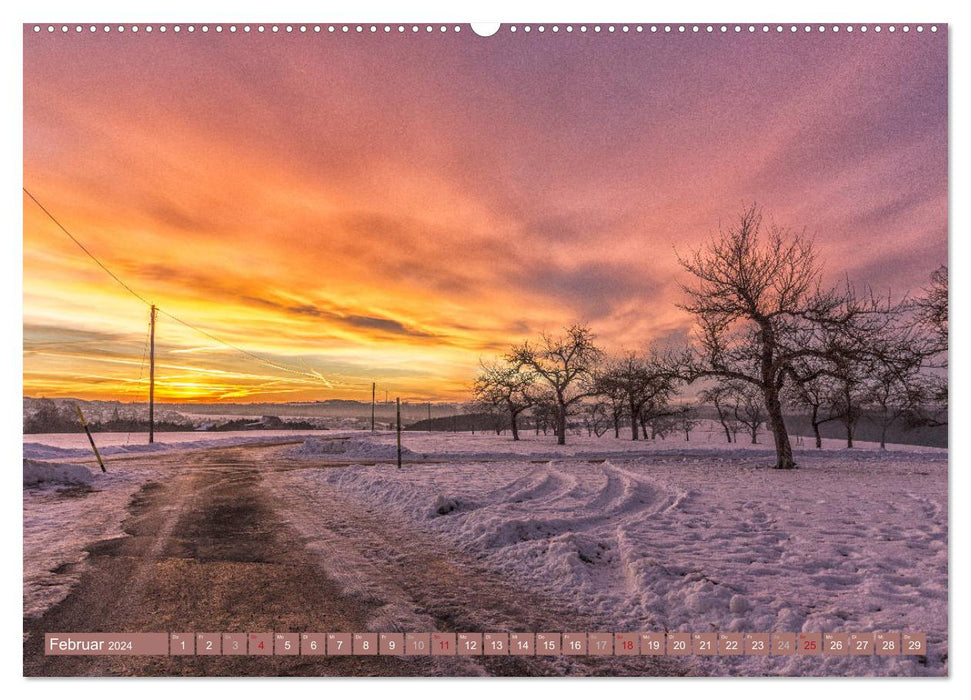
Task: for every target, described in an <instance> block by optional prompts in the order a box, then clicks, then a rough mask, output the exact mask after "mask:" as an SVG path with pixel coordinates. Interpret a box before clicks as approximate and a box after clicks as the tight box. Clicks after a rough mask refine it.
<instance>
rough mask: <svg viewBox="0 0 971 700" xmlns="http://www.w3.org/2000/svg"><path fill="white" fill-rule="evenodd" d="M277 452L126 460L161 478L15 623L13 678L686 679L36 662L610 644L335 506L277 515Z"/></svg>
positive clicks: (418, 541)
mask: <svg viewBox="0 0 971 700" xmlns="http://www.w3.org/2000/svg"><path fill="white" fill-rule="evenodd" d="M285 449H286V448H285V447H284V446H281V445H279V444H276V445H274V444H268V445H255V446H254V445H250V446H245V447H233V448H219V449H207V450H198V451H192V452H182V453H173V454H168V455H151V456H145V457H138V458H137V459H139V460H147V461H149V463H150V464H151V465H152V466H153V468H157V469H158V472H159V474H160V478H159V479H158V480H157V481H152V482H149V483H147V484H146V485H145V486H144V487H142V489H141V490H140V491H138V492H137V493H136V494H135V496H134V497H133V498H132V499H131V501H130V502H129V505H128V514H127V517H126V520H125V522H124V526H123V529H124V532H125V534H124V535H123V536H121V537H117V538H112V539H108V540H102V541H99V542H92V543H91V544H90V545H88V547H87V551H88V553H89V556H88V557H87V559H86V560H85V561H84V563H83V564H82V570H81V577H80V581H79V583H78V584H77V585H76V586H75V588H74V589H73V590H72V592H71V593H70V594H69V595H68V596H67V597H66V598H65V599H64V600H63V601H61V602H60V603H59V604H57V605H55V606H54V607H52V608H50V609H49V610H47V611H46V613H45V614H44V615H43V616H42V617H39V618H29V619H25V620H24V632H25V642H24V675H27V676H90V675H126V676H132V675H133V676H158V675H164V676H168V675H176V676H182V675H190V676H193V675H198V676H209V675H231V676H278V675H301V676H331V675H338V676H347V675H354V676H362V675H364V676H368V675H373V676H412V675H422V676H439V675H441V676H454V675H462V676H466V675H472V676H475V675H515V676H533V675H681V674H683V673H686V672H689V670H688V669H687V668H685V667H683V666H681V665H677V664H676V663H674V662H673V661H672V660H670V659H655V658H651V657H632V658H625V657H604V658H595V657H447V658H442V657H407V658H405V657H356V656H345V657H319V656H317V657H300V656H291V657H258V656H246V657H240V656H210V657H206V656H197V657H191V656H173V657H164V656H143V657H124V656H96V657H94V656H93V657H82V656H77V657H69V656H45V655H44V653H43V640H44V633H45V632H360V631H389V632H390V631H416V632H417V631H443V632H485V631H492V632H499V631H523V632H525V631H536V632H538V631H548V632H549V631H553V632H555V631H578V630H589V631H613V630H609V629H606V628H605V626H604V625H603V624H600V623H598V621H596V620H591V619H588V618H587V617H586V616H585V615H584V614H583V612H582V611H576V610H575V609H574V610H569V609H566V608H563V607H561V606H558V605H557V603H556V601H553V600H547V599H545V598H544V597H543V596H542V595H540V594H539V593H537V592H534V591H526V590H523V589H522V588H521V587H518V586H517V585H516V584H515V582H511V581H507V580H503V579H502V578H501V577H500V576H498V575H497V574H495V573H494V572H490V571H488V570H485V569H483V568H482V566H481V565H480V564H477V563H476V562H475V561H474V560H473V559H472V558H471V557H470V556H468V555H467V554H465V553H463V552H461V551H459V550H457V549H455V548H454V546H452V545H449V544H448V543H446V542H443V541H442V540H440V539H439V538H436V537H434V536H433V535H431V534H428V533H421V532H415V531H414V529H413V528H406V527H403V526H402V524H401V523H399V522H397V521H395V520H394V519H393V517H392V516H386V515H383V514H379V513H374V512H371V511H370V510H369V509H368V508H367V507H366V506H365V505H364V504H360V503H357V502H354V501H352V500H350V499H348V498H346V497H344V496H343V495H342V494H340V493H338V492H336V491H322V492H320V493H314V494H311V495H310V496H312V498H309V499H307V500H305V501H299V499H298V500H294V499H293V498H289V499H285V498H284V497H283V496H281V495H280V494H279V493H278V492H277V491H274V490H273V489H271V488H269V487H268V485H267V483H266V481H267V480H268V479H269V478H271V477H272V475H273V473H274V471H276V470H286V469H293V468H296V467H295V466H294V464H293V462H292V460H288V459H287V458H286V457H285V456H284V455H283V452H284V451H285ZM300 468H306V467H305V465H301V466H300ZM311 468H333V467H332V466H325V465H318V466H317V467H311ZM109 469H110V464H109ZM301 508H302V509H303V510H301ZM295 517H310V518H315V521H314V532H315V536H314V538H313V541H312V542H310V541H308V539H307V538H306V537H304V536H301V534H300V533H299V532H298V531H297V530H296V529H295V528H294V527H293V526H292V525H291V524H290V523H291V522H293V521H294V518H295Z"/></svg>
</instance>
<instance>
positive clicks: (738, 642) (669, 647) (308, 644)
mask: <svg viewBox="0 0 971 700" xmlns="http://www.w3.org/2000/svg"><path fill="white" fill-rule="evenodd" d="M44 653H45V654H46V655H48V656H108V655H116V656H400V657H409V656H926V655H927V635H926V634H925V633H923V632H897V631H893V632H890V631H888V632H746V633H742V632H169V633H167V632H134V633H100V632H94V633H75V632H65V633H56V632H51V633H47V634H45V635H44Z"/></svg>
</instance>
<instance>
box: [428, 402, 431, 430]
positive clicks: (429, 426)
mask: <svg viewBox="0 0 971 700" xmlns="http://www.w3.org/2000/svg"><path fill="white" fill-rule="evenodd" d="M428 429H429V430H431V429H432V402H431V401H429V402H428Z"/></svg>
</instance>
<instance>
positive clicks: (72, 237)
mask: <svg viewBox="0 0 971 700" xmlns="http://www.w3.org/2000/svg"><path fill="white" fill-rule="evenodd" d="M23 190H24V193H25V194H26V195H27V196H28V197H30V198H31V199H32V200H34V204H36V205H37V206H38V207H40V210H41V211H42V212H44V213H45V214H47V218H49V219H50V220H51V221H53V222H54V223H55V224H57V227H58V228H59V229H61V230H62V231H63V232H64V233H65V234H67V237H68V238H70V239H71V240H72V241H74V243H75V245H77V247H78V248H80V249H81V250H83V251H84V254H85V255H87V256H88V257H89V258H91V259H92V260H94V261H95V262H96V263H97V264H98V267H100V268H101V269H102V270H104V271H105V272H107V273H108V274H109V275H110V276H111V279H113V280H114V281H115V282H117V283H118V284H120V285H121V286H122V287H124V288H125V289H127V290H128V291H129V292H130V293H131V294H133V295H134V296H135V297H136V298H137V299H138V300H139V301H141V302H142V303H143V304H145V305H147V306H151V305H152V304H151V303H150V302H149V301H147V300H146V299H145V297H143V296H142V295H141V294H139V293H138V292H136V291H135V290H134V289H132V288H131V287H129V286H128V285H127V284H125V283H124V282H123V281H122V280H121V278H120V277H118V275H116V274H115V273H114V272H112V271H111V270H109V269H108V268H107V266H106V265H105V264H104V263H102V262H101V261H100V260H98V258H96V257H95V256H94V253H92V252H91V251H90V250H88V249H87V248H85V247H84V244H83V243H81V241H79V240H78V239H77V238H75V237H74V235H73V234H72V233H71V232H70V231H68V230H67V229H66V228H64V224H62V223H61V222H60V221H58V220H57V219H56V218H54V215H53V214H51V213H50V212H49V211H47V207H45V206H44V205H43V204H41V203H40V202H39V201H38V199H37V197H35V196H34V195H32V194H31V193H30V190H28V189H27V188H26V187H24V188H23Z"/></svg>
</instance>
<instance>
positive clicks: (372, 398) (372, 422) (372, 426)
mask: <svg viewBox="0 0 971 700" xmlns="http://www.w3.org/2000/svg"><path fill="white" fill-rule="evenodd" d="M376 390H377V382H371V432H372V433H373V432H374V392H375V391H376Z"/></svg>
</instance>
